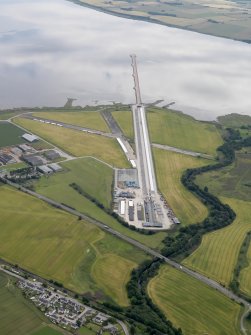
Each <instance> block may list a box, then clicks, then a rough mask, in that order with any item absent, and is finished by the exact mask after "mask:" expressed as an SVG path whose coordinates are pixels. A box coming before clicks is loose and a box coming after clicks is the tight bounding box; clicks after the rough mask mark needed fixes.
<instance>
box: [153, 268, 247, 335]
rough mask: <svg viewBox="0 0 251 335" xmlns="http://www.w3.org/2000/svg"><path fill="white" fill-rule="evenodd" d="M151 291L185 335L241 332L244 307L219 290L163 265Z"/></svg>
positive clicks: (156, 300) (233, 333) (168, 316)
mask: <svg viewBox="0 0 251 335" xmlns="http://www.w3.org/2000/svg"><path fill="white" fill-rule="evenodd" d="M148 293H149V295H150V297H151V298H152V299H153V301H154V303H156V304H157V305H158V306H159V307H160V308H161V309H162V311H163V312H164V313H165V315H166V316H167V318H168V319H170V320H171V321H172V322H173V324H174V325H175V326H176V327H181V328H182V330H183V332H184V334H185V335H201V334H210V335H237V334H240V331H239V314H240V310H241V307H240V306H239V305H238V304H236V303H234V302H233V301H231V300H230V299H228V298H226V297H225V296H224V295H222V294H221V293H219V292H217V291H216V290H214V289H212V288H210V287H208V286H206V285H205V284H203V283H201V282H199V281H198V280H196V279H194V278H192V277H190V276H188V275H186V274H184V273H182V272H180V271H178V270H175V269H174V268H171V267H169V266H167V265H165V266H162V268H161V269H160V272H159V274H158V275H157V276H156V277H154V278H153V279H151V281H150V283H149V285H148Z"/></svg>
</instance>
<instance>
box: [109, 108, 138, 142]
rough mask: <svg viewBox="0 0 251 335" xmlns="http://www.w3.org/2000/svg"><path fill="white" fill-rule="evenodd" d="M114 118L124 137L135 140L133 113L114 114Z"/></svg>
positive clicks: (121, 112)
mask: <svg viewBox="0 0 251 335" xmlns="http://www.w3.org/2000/svg"><path fill="white" fill-rule="evenodd" d="M112 116H113V117H114V119H115V120H116V121H117V123H118V124H119V126H120V128H121V130H122V131H123V133H124V135H125V136H126V137H128V138H130V139H133V138H134V130H133V118H132V112H131V111H120V112H112Z"/></svg>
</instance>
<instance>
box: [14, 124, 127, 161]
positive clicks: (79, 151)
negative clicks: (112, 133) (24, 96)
mask: <svg viewBox="0 0 251 335" xmlns="http://www.w3.org/2000/svg"><path fill="white" fill-rule="evenodd" d="M15 122H16V123H17V124H19V125H21V126H22V127H24V128H26V129H29V130H30V131H32V132H34V133H35V134H37V135H39V136H40V137H42V138H44V139H46V140H47V141H49V142H51V143H53V144H55V145H56V146H58V147H60V148H62V149H63V150H65V151H67V152H69V153H70V154H72V155H74V156H94V157H96V158H99V159H101V160H103V161H105V162H107V163H109V164H112V165H114V166H116V167H129V163H128V161H127V159H126V157H125V155H124V154H123V152H122V150H121V148H120V146H119V144H118V143H117V141H116V140H115V139H113V138H107V137H103V136H98V135H91V134H86V133H83V132H80V131H75V130H72V129H66V128H63V127H57V126H54V125H51V124H45V123H40V122H36V121H32V120H28V119H22V118H16V119H15Z"/></svg>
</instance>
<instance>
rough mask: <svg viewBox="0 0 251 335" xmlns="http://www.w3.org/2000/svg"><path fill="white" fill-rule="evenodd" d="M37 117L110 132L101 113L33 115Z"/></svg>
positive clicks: (68, 112)
mask: <svg viewBox="0 0 251 335" xmlns="http://www.w3.org/2000/svg"><path fill="white" fill-rule="evenodd" d="M33 115H34V116H35V117H41V118H45V119H50V120H55V121H59V122H64V123H69V124H74V125H77V126H82V127H86V128H91V129H96V130H101V131H104V132H108V133H109V132H110V129H109V128H108V126H107V124H106V122H105V121H104V119H103V117H102V116H101V114H100V113H99V112H82V111H75V112H70V111H67V112H39V113H33Z"/></svg>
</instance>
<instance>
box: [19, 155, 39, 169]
mask: <svg viewBox="0 0 251 335" xmlns="http://www.w3.org/2000/svg"><path fill="white" fill-rule="evenodd" d="M23 160H24V161H25V162H26V163H28V164H30V165H32V166H38V165H43V164H44V162H43V159H42V158H41V157H40V156H30V155H29V156H23Z"/></svg>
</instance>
